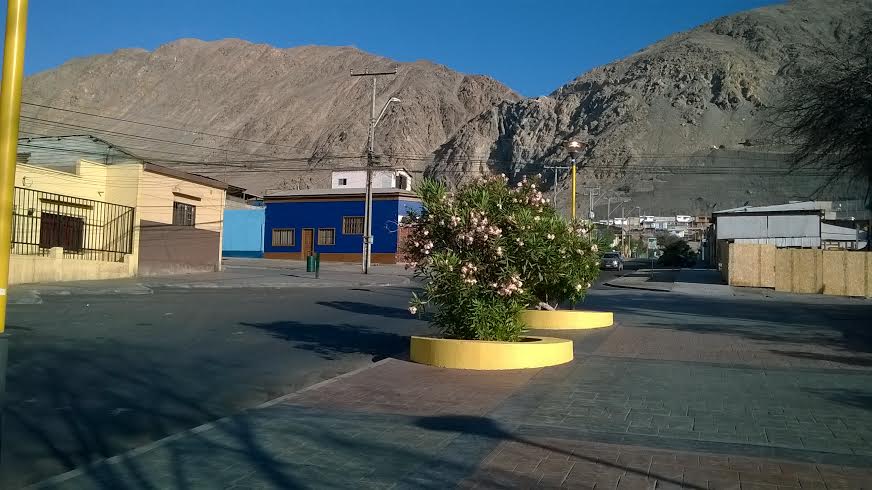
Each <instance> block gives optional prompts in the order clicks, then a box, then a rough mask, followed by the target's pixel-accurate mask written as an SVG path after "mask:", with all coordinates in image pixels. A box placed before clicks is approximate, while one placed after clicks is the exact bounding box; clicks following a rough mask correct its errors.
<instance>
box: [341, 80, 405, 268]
mask: <svg viewBox="0 0 872 490" xmlns="http://www.w3.org/2000/svg"><path fill="white" fill-rule="evenodd" d="M396 74H397V70H396V69H393V70H390V71H373V72H371V71H369V70H364V71H363V72H360V73H355V72H354V71H352V72H351V76H352V77H372V104H371V106H370V112H369V134H368V135H367V143H366V193H365V197H364V204H363V207H364V211H363V213H364V214H363V228H364V235H363V254H362V258H361V260H362V268H363V273H364V274H369V266H370V265H371V262H372V259H371V256H372V168H373V166H374V165H375V158H374V154H373V147H374V146H375V127H376V125H377V124H378V122H379V121H380V120H381V117H382V116H383V115H384V113H385V111H386V110H387V108H388V105H390V103H391V102H399V101H400V99H397V98H395V97H391V99H390V100H388V101H387V103H386V104H385V106H384V108H383V109H382V112H381V114H380V115H378V116H376V112H375V99H376V79H377V78H378V77H381V76H389V75H396Z"/></svg>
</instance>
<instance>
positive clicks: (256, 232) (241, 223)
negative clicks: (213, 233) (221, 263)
mask: <svg viewBox="0 0 872 490" xmlns="http://www.w3.org/2000/svg"><path fill="white" fill-rule="evenodd" d="M265 210H266V209H265V208H264V206H263V198H261V197H259V196H254V195H250V194H247V193H246V192H245V190H244V189H241V188H239V187H234V186H231V187H230V188H229V189H228V190H227V203H226V205H225V207H224V234H223V238H222V242H221V250H222V254H223V256H224V257H262V256H263V228H264V215H265Z"/></svg>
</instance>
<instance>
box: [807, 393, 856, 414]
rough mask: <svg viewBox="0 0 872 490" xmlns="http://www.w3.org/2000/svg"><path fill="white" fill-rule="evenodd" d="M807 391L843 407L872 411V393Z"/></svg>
mask: <svg viewBox="0 0 872 490" xmlns="http://www.w3.org/2000/svg"><path fill="white" fill-rule="evenodd" d="M805 391H806V392H808V393H811V394H813V395H817V396H819V397H821V398H825V399H827V400H830V401H834V402H837V403H841V404H842V405H847V406H850V407H854V408H859V409H862V410H866V411H872V391H858V390H848V389H808V390H805Z"/></svg>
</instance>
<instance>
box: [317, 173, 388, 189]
mask: <svg viewBox="0 0 872 490" xmlns="http://www.w3.org/2000/svg"><path fill="white" fill-rule="evenodd" d="M339 179H346V183H345V185H339ZM395 183H396V171H394V170H376V171H374V172H373V173H372V186H373V188H375V189H393V188H394V185H395ZM330 187H331V188H333V189H363V188H364V187H366V170H337V171H335V172H333V174H332V175H331V177H330Z"/></svg>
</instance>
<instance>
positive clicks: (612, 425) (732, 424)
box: [523, 357, 872, 454]
mask: <svg viewBox="0 0 872 490" xmlns="http://www.w3.org/2000/svg"><path fill="white" fill-rule="evenodd" d="M570 369H571V372H566V373H565V375H564V376H563V378H562V380H560V381H555V382H553V383H552V384H549V388H548V389H547V390H543V392H542V394H541V396H540V397H539V398H537V399H536V400H534V402H533V404H532V407H531V409H530V412H529V414H527V415H524V416H523V418H524V419H525V423H529V424H534V425H539V426H554V427H568V428H579V429H584V430H591V431H602V432H612V433H632V434H648V435H656V436H659V437H662V438H669V439H689V440H696V441H710V442H723V443H738V444H752V445H765V446H776V447H783V448H792V449H805V450H810V451H824V452H832V453H842V454H866V453H867V452H868V451H872V437H869V436H870V434H869V431H868V429H869V424H870V417H872V412H870V410H869V408H868V406H867V405H866V404H867V402H866V400H869V399H872V373H868V372H864V371H834V370H796V369H765V370H764V369H756V368H749V367H741V368H740V367H725V366H718V365H710V364H702V363H686V362H663V361H647V360H646V361H643V360H631V359H623V358H604V357H592V358H589V359H585V360H583V361H581V362H578V363H576V364H575V365H574V367H572V368H570ZM537 379H538V378H537ZM537 379H534V380H533V382H532V383H531V384H532V385H537V384H540V383H539V382H538V381H537ZM852 400H856V401H855V402H853V403H852Z"/></svg>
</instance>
